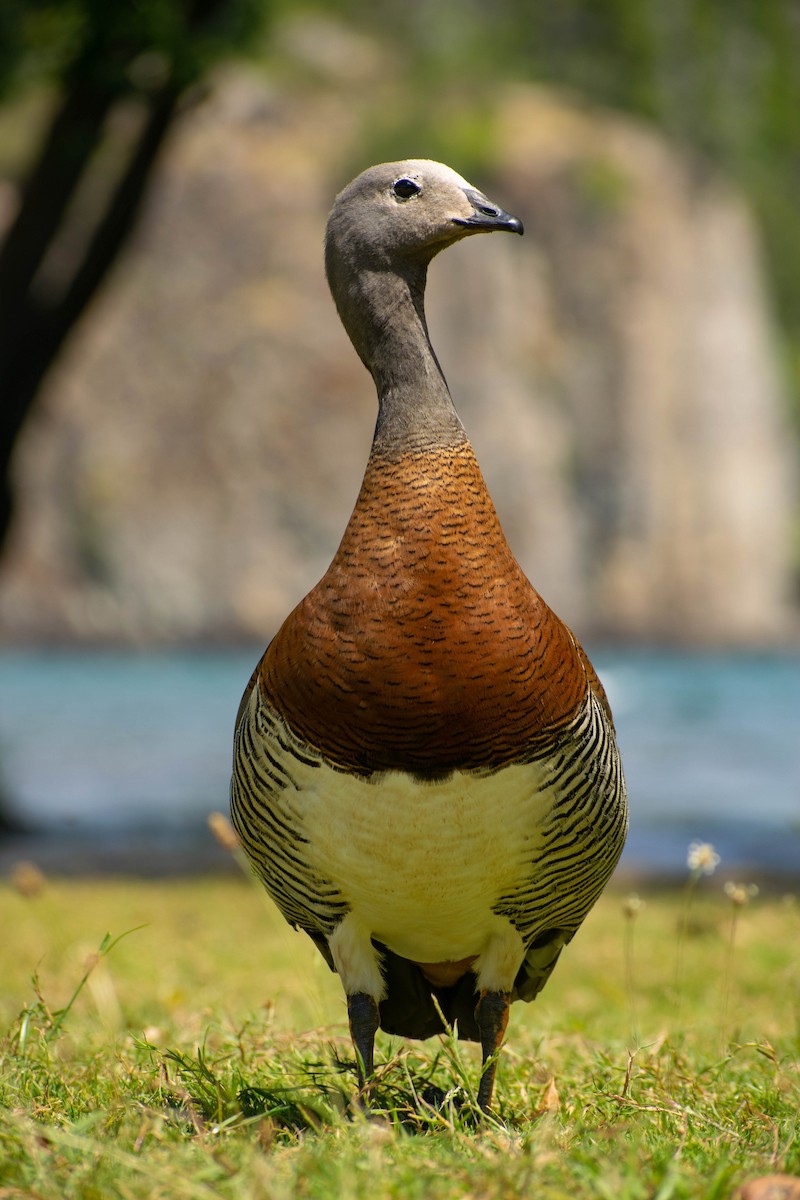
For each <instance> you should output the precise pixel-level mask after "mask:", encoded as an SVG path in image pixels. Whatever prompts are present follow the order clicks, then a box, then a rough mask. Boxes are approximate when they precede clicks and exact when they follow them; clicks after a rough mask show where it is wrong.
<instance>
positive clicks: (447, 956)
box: [292, 764, 555, 962]
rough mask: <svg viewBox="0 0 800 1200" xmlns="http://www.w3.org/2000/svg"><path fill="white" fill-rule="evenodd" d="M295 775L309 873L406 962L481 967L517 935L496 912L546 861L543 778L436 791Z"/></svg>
mask: <svg viewBox="0 0 800 1200" xmlns="http://www.w3.org/2000/svg"><path fill="white" fill-rule="evenodd" d="M292 774H293V777H294V781H295V783H296V784H297V786H298V788H299V789H300V795H299V796H298V795H297V794H295V797H294V798H293V803H292V808H293V810H294V814H295V819H296V820H298V821H299V824H300V827H301V829H302V833H303V836H304V837H305V838H307V839H308V843H307V846H306V847H305V853H306V855H307V857H308V861H309V863H310V864H311V865H312V866H313V867H314V869H315V870H316V871H317V872H318V873H319V874H320V876H322V877H323V878H325V879H328V880H330V881H331V883H333V884H335V886H336V888H337V889H338V890H339V891H341V894H342V896H343V898H344V899H345V900H346V901H347V903H348V904H349V906H350V910H351V914H352V923H356V924H357V925H358V926H359V928H360V929H361V931H362V932H363V933H365V934H369V936H370V937H375V938H377V939H378V940H379V941H381V942H383V943H384V944H386V945H387V946H389V947H390V948H391V949H392V950H394V951H395V952H396V953H397V954H400V955H402V956H403V957H404V958H410V959H412V960H414V961H416V962H442V961H453V960H459V959H462V958H467V957H470V956H472V955H481V954H483V953H484V952H485V951H486V949H487V945H488V944H489V942H490V940H491V939H493V938H496V937H497V935H498V933H499V931H500V930H501V929H502V930H503V931H508V930H509V929H510V926H509V922H508V921H507V920H506V919H505V918H500V917H498V916H496V915H495V914H494V913H493V911H492V906H493V905H494V904H495V902H496V901H497V900H498V899H499V898H500V897H501V896H503V895H504V894H507V893H508V892H509V891H512V890H513V889H514V888H515V887H517V886H519V885H520V884H521V883H523V882H524V880H525V879H526V878H527V877H529V875H530V872H531V864H532V862H533V861H535V859H536V857H537V852H538V848H539V846H540V842H541V829H542V825H543V823H544V822H545V821H546V818H547V816H548V814H549V812H550V809H551V807H552V804H553V802H554V799H555V797H554V795H553V793H552V792H551V791H549V790H547V789H546V788H544V787H543V779H542V775H543V772H542V769H541V768H540V767H538V766H536V765H530V764H528V765H523V766H513V767H509V768H507V769H504V770H502V771H499V772H496V773H494V774H491V775H485V776H479V775H476V774H469V775H465V774H461V773H460V772H455V773H454V774H453V775H452V776H450V777H449V778H448V779H447V780H445V781H443V782H437V783H424V782H419V781H417V780H415V779H413V778H411V777H409V776H407V775H403V774H401V773H399V772H388V773H386V774H385V775H383V776H381V777H380V779H379V780H377V781H375V782H368V781H366V780H363V779H359V778H353V777H352V776H348V775H345V774H343V773H342V772H339V771H334V770H332V769H331V768H329V767H327V766H321V767H304V766H300V767H298V765H297V764H295V765H294V766H293V769H292ZM504 936H505V933H504ZM515 942H516V939H515Z"/></svg>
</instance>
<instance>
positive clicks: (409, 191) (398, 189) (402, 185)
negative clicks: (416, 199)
mask: <svg viewBox="0 0 800 1200" xmlns="http://www.w3.org/2000/svg"><path fill="white" fill-rule="evenodd" d="M392 191H393V192H394V194H395V196H397V199H398V200H410V199H411V197H412V196H418V195H419V193H420V192H421V191H422V187H421V186H420V184H418V183H415V181H414V180H413V179H405V178H403V179H398V180H397V182H396V183H395V184H393V186H392Z"/></svg>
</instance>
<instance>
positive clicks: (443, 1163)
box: [0, 872, 800, 1200]
mask: <svg viewBox="0 0 800 1200" xmlns="http://www.w3.org/2000/svg"><path fill="white" fill-rule="evenodd" d="M724 878H725V876H724V873H721V872H718V873H717V875H715V876H713V877H710V878H703V879H702V880H698V881H697V886H696V888H694V889H693V890H692V891H691V893H690V894H688V902H687V893H685V892H684V893H677V894H658V893H654V894H652V895H651V894H648V893H647V891H646V890H645V889H643V890H642V892H641V895H642V899H643V901H644V902H643V903H639V904H637V903H635V902H634V903H631V902H630V900H629V898H628V897H627V896H626V894H625V893H623V892H620V891H614V890H611V891H609V892H608V893H607V895H606V896H605V897H604V898H603V900H602V901H601V903H600V904H599V905H598V906H597V908H596V910H595V912H594V913H593V914H592V915H591V917H590V918H589V920H588V921H587V922H586V924H585V926H584V928H583V929H582V931H581V933H580V934H579V935H578V937H577V938H576V939H575V941H574V943H573V944H572V946H571V947H569V948H568V950H567V951H566V952H565V954H564V956H563V957H562V961H561V963H560V964H559V966H558V968H557V969H556V972H555V974H554V976H553V978H552V980H551V981H550V983H549V985H548V987H547V988H546V989H545V991H544V993H543V994H542V996H541V997H540V998H539V999H538V1000H537V1001H536V1002H535V1003H534V1004H531V1005H515V1006H514V1010H513V1014H512V1019H511V1023H510V1026H509V1032H508V1039H507V1044H506V1046H505V1048H504V1050H503V1054H502V1057H501V1060H500V1067H499V1073H498V1084H497V1090H496V1118H495V1119H494V1120H491V1121H485V1122H483V1123H481V1122H479V1121H476V1118H475V1108H474V1089H475V1087H476V1084H477V1078H478V1066H477V1059H476V1053H475V1050H474V1048H472V1047H469V1046H467V1047H464V1046H459V1045H457V1044H454V1043H453V1042H452V1041H451V1040H449V1039H446V1038H443V1039H434V1040H432V1041H430V1042H427V1043H421V1044H420V1043H416V1044H412V1043H404V1042H402V1041H400V1040H398V1039H390V1038H387V1037H385V1036H384V1035H379V1039H378V1064H379V1067H378V1072H379V1081H378V1084H377V1094H376V1111H375V1112H374V1113H373V1114H372V1115H371V1116H370V1118H369V1119H368V1118H366V1117H365V1116H364V1115H363V1114H362V1113H360V1112H358V1111H356V1112H354V1111H353V1109H352V1107H351V1104H350V1101H351V1098H352V1096H353V1091H354V1069H353V1055H352V1051H351V1048H350V1043H349V1038H348V1036H347V1030H346V1025H345V1020H344V1003H343V998H342V995H341V991H340V987H339V984H338V981H337V979H336V978H335V976H333V975H331V974H330V972H329V971H328V969H327V967H326V966H325V964H324V962H323V961H322V959H321V958H320V956H319V955H318V954H317V952H316V951H315V950H314V948H313V946H312V945H311V943H310V942H309V941H308V940H307V939H306V938H304V937H302V936H301V935H299V934H296V933H293V932H292V931H291V930H290V929H289V928H288V927H286V926H285V925H284V924H283V922H282V921H281V919H280V918H279V917H278V915H277V914H276V913H275V912H274V911H273V910H272V908H271V907H270V905H269V902H268V901H267V899H266V897H264V896H262V894H261V893H260V892H259V891H258V890H257V888H256V887H254V886H252V885H251V884H250V882H249V881H248V880H246V879H244V878H241V879H240V878H238V877H230V878H228V877H213V878H203V879H193V880H176V881H159V882H146V881H140V880H124V881H123V880H112V881H98V882H75V881H63V880H50V881H46V882H45V883H44V886H42V887H41V888H39V887H37V882H38V881H37V880H36V878H35V876H34V877H32V878H31V879H28V880H26V879H25V878H24V877H23V878H22V879H21V880H20V881H19V886H18V887H15V886H13V884H12V883H11V882H9V881H7V882H6V883H4V884H2V885H0V927H2V931H3V934H2V937H3V948H2V962H3V967H2V983H0V1034H1V1035H2V1040H1V1041H0V1200H11V1198H17V1197H19V1198H22V1197H25V1198H26V1200H31V1198H33V1200H56V1198H58V1200H74V1198H77V1197H81V1198H90V1197H91V1198H95V1197H96V1198H97V1200H100V1198H101V1197H102V1198H103V1200H107V1198H109V1197H124V1198H134V1197H136V1198H138V1197H142V1198H147V1200H160V1198H162V1197H163V1198H164V1200H167V1198H169V1200H173V1198H176V1200H180V1198H184V1197H186V1198H191V1200H194V1198H197V1200H201V1198H211V1197H231V1198H233V1197H236V1198H240V1197H241V1198H242V1200H245V1198H246V1200H251V1198H252V1200H257V1198H259V1200H260V1198H263V1200H282V1198H284V1197H287V1198H288V1197H295V1196H297V1197H320V1198H322V1197H324V1198H326V1200H329V1198H330V1197H347V1198H353V1200H355V1198H357V1197H370V1198H382V1197H394V1196H397V1197H401V1196H402V1197H404V1198H406V1197H407V1198H410V1200H415V1198H422V1197H425V1198H426V1200H428V1198H432V1200H439V1198H442V1200H444V1198H447V1200H449V1198H451V1197H463V1198H467V1197H469V1198H470V1200H481V1198H483V1197H516V1196H526V1197H533V1198H544V1200H550V1198H552V1200H556V1198H561V1197H564V1198H567V1197H568V1198H569V1200H576V1198H579V1197H584V1196H586V1197H595V1196H597V1197H608V1198H609V1200H610V1198H612V1197H613V1198H614V1200H639V1198H641V1200H644V1198H657V1200H667V1198H668V1197H676V1198H680V1197H702V1198H704V1200H713V1198H714V1197H728V1196H730V1195H731V1194H732V1193H733V1191H734V1189H735V1188H736V1186H737V1185H738V1184H740V1183H741V1182H742V1181H744V1180H746V1179H748V1178H752V1177H755V1176H759V1175H764V1174H769V1173H772V1172H787V1173H790V1174H798V1175H800V1118H799V1117H798V1111H800V901H799V902H798V903H795V902H794V900H793V898H792V897H786V896H778V895H776V896H772V895H769V896H766V895H760V896H753V897H746V896H744V895H740V896H738V897H737V896H734V897H731V895H729V894H726V893H725V891H724V889H723V886H722V880H723V879H724ZM26 893H33V894H26ZM737 899H739V900H742V899H746V900H747V902H746V903H743V904H737V903H735V900H737ZM106 935H109V936H108V937H106ZM122 935H124V936H122ZM115 939H116V940H115ZM433 1088H438V1089H441V1092H440V1096H441V1093H443V1094H444V1098H443V1099H441V1098H440V1101H439V1102H438V1104H437V1105H431V1104H429V1103H428V1102H427V1099H426V1098H430V1097H431V1096H432V1095H433V1092H432V1090H431V1089H433Z"/></svg>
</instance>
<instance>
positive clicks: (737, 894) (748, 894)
mask: <svg viewBox="0 0 800 1200" xmlns="http://www.w3.org/2000/svg"><path fill="white" fill-rule="evenodd" d="M725 895H726V896H727V897H728V898H729V899H730V902H731V904H732V905H733V906H734V908H742V906H743V905H745V904H747V901H748V900H752V899H753V897H754V896H757V895H758V886H757V885H756V884H755V883H747V884H745V883H734V882H733V880H732V879H729V880H728V882H727V883H726V884H725Z"/></svg>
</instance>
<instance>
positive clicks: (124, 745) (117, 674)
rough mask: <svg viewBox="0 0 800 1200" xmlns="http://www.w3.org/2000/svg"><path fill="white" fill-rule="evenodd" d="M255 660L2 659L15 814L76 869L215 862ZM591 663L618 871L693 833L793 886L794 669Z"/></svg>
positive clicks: (799, 748) (1, 706)
mask: <svg viewBox="0 0 800 1200" xmlns="http://www.w3.org/2000/svg"><path fill="white" fill-rule="evenodd" d="M257 657H258V651H257V650H253V651H249V652H241V651H237V652H225V653H222V652H220V653H191V654H190V653H188V652H187V653H170V654H158V655H155V654H152V655H150V654H136V653H113V654H110V653H109V654H94V655H87V654H77V653H57V654H53V653H49V652H47V653H46V652H5V653H3V654H2V655H0V778H1V779H2V787H3V792H4V794H5V796H6V797H7V798H8V800H9V801H10V805H11V810H12V815H16V816H17V817H18V818H20V819H21V820H22V821H24V823H25V825H26V826H28V827H29V828H33V829H34V830H36V831H38V832H39V833H40V834H41V835H42V837H41V839H40V842H39V843H38V844H40V845H41V846H42V847H43V846H44V845H45V844H46V843H47V844H49V846H50V852H51V855H52V854H53V853H54V847H55V848H56V850H57V849H58V848H60V849H61V852H62V856H63V855H67V856H71V857H72V859H73V861H79V862H83V861H86V862H88V863H89V864H93V863H95V862H97V861H100V862H101V863H102V862H105V863H106V865H110V866H114V864H115V863H116V864H117V865H118V866H119V865H120V864H122V865H126V866H127V867H128V868H129V869H141V870H144V871H147V869H148V867H149V868H151V869H157V865H158V863H159V862H162V861H163V863H164V864H168V863H173V862H174V861H175V847H176V846H179V847H182V848H183V850H184V851H191V853H193V854H195V856H196V855H197V854H198V853H200V854H201V856H202V855H203V854H205V855H206V856H207V860H208V862H213V861H215V860H214V854H215V853H217V852H216V851H215V849H214V847H213V844H212V843H211V842H210V840H209V837H208V835H207V833H206V830H205V818H206V815H207V814H208V813H209V812H210V811H213V810H215V809H218V810H223V811H226V809H227V788H228V772H229V764H230V743H231V736H232V723H233V718H234V715H235V713H236V708H237V705H238V702H239V697H240V695H241V692H242V689H243V687H244V684H245V683H246V681H247V679H248V678H249V675H250V672H251V670H252V668H253V665H254V663H255V661H256V659H257ZM594 658H595V661H596V663H597V666H598V669H599V671H600V673H601V675H602V677H603V680H604V682H605V684H606V687H607V690H608V693H609V697H610V699H611V703H612V706H613V708H614V712H615V717H616V720H617V728H618V734H619V740H620V745H621V747H622V752H623V758H624V762H625V770H626V775H627V778H628V790H629V794H630V802H631V833H630V838H629V842H628V846H627V848H626V851H625V858H624V860H623V862H624V864H625V865H626V866H627V867H628V868H630V869H631V870H633V871H643V872H657V873H667V874H674V875H679V874H681V873H682V872H684V871H685V862H686V849H687V846H688V844H689V842H690V841H691V840H694V839H696V840H700V841H710V842H712V843H713V844H714V845H715V847H716V849H717V850H718V852H719V853H720V854H721V855H722V859H723V868H722V869H727V870H728V872H731V871H734V870H735V869H737V868H738V869H739V870H740V871H743V870H757V871H758V872H759V873H760V874H762V875H763V874H767V875H769V874H771V873H772V874H775V875H780V874H783V873H792V874H796V875H800V659H799V658H797V657H793V656H791V655H778V654H775V655H769V656H767V655H765V656H756V655H738V656H733V655H728V656H723V655H713V654H701V655H689V654H676V653H655V652H652V653H639V652H615V653H608V652H606V653H598V654H596V655H594ZM92 846H94V848H95V854H94V857H92V855H91V853H90V854H89V857H88V859H87V858H85V857H84V858H81V856H80V853H79V851H80V849H81V847H82V848H83V850H84V852H86V851H87V847H88V848H91V847H92ZM76 855H77V859H76ZM159 856H160V857H159ZM56 858H58V855H57V854H56ZM203 861H206V860H205V859H204V860H203ZM726 877H727V876H726Z"/></svg>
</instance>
